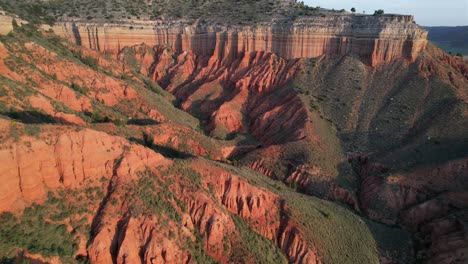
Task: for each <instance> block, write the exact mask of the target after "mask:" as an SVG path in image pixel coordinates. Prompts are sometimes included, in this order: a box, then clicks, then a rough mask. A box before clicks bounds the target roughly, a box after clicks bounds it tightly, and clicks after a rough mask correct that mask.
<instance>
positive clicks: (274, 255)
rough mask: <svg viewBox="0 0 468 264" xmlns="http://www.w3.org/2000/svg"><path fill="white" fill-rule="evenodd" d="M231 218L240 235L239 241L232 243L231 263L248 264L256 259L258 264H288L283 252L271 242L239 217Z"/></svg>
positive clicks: (233, 216)
mask: <svg viewBox="0 0 468 264" xmlns="http://www.w3.org/2000/svg"><path fill="white" fill-rule="evenodd" d="M231 216H232V219H233V220H234V223H235V224H236V228H237V230H239V233H240V235H239V240H238V241H233V242H232V244H233V245H232V251H231V256H230V259H229V261H230V262H232V263H248V262H249V260H252V259H254V260H255V262H256V263H288V261H287V259H286V257H285V256H284V255H283V253H282V252H281V250H280V249H279V248H278V247H276V246H275V244H273V242H272V241H271V240H269V239H267V238H265V237H263V236H260V235H259V234H257V233H255V232H254V231H253V230H252V229H250V228H249V227H248V226H247V224H246V223H245V221H244V220H243V219H242V218H240V217H239V216H236V215H231ZM225 245H226V244H225Z"/></svg>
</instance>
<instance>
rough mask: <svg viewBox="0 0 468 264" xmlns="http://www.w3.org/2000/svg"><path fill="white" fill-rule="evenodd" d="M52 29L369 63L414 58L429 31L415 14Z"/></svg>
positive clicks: (198, 50) (232, 52) (109, 42)
mask: <svg viewBox="0 0 468 264" xmlns="http://www.w3.org/2000/svg"><path fill="white" fill-rule="evenodd" d="M54 31H55V32H56V33H58V34H59V35H61V36H64V37H66V38H68V39H70V40H72V41H74V42H75V43H77V44H80V45H83V46H85V47H89V48H92V49H96V50H100V51H111V52H114V53H117V52H118V51H120V50H121V49H122V48H124V47H126V46H132V45H135V44H141V43H145V44H147V45H150V46H152V45H166V46H167V47H168V48H170V49H172V50H173V51H175V52H177V53H181V52H184V51H193V52H194V53H195V54H197V55H199V56H213V55H217V54H214V53H215V52H223V53H225V55H229V56H231V57H236V56H239V55H241V54H245V53H250V52H254V51H268V52H272V53H275V54H276V55H278V56H281V57H283V58H285V59H293V58H313V57H318V56H321V55H345V54H356V55H358V56H359V57H361V58H362V59H363V60H365V61H366V62H367V63H369V64H371V65H377V64H380V63H385V62H389V61H392V60H395V59H405V60H408V61H414V59H415V58H416V56H417V55H418V54H419V52H420V51H421V50H423V49H424V48H425V46H426V44H427V32H426V31H425V30H424V29H422V28H420V27H419V26H417V25H416V24H415V22H414V20H413V17H412V16H401V15H385V16H361V15H329V16H325V17H322V16H317V17H308V18H303V19H298V20H296V21H294V22H292V21H288V20H274V21H273V22H271V23H261V24H258V25H255V26H218V25H208V24H201V23H199V24H195V25H187V24H185V23H184V22H182V21H173V22H152V21H135V22H134V23H132V24H103V23H94V22H93V23H88V22H78V21H68V22H61V23H57V24H56V25H55V26H54ZM217 46H223V47H224V49H223V50H219V49H217V48H216V47H217Z"/></svg>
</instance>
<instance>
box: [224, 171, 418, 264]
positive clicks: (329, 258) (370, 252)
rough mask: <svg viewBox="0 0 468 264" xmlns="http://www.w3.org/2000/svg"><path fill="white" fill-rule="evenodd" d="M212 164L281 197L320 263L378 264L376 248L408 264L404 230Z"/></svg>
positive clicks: (252, 173)
mask: <svg viewBox="0 0 468 264" xmlns="http://www.w3.org/2000/svg"><path fill="white" fill-rule="evenodd" d="M216 164H217V165H218V166H221V167H223V168H225V169H227V170H230V171H232V172H233V173H235V174H237V175H239V176H241V177H243V178H245V179H247V180H248V181H249V183H251V184H253V185H256V186H260V187H262V188H266V189H268V190H270V191H272V192H274V193H276V194H278V195H279V196H280V197H282V198H283V199H284V200H285V201H286V204H288V205H289V206H290V208H291V212H292V215H291V216H292V217H293V219H295V220H296V222H297V223H298V224H299V225H300V226H301V230H303V231H304V232H305V235H306V238H307V239H308V241H309V242H310V243H311V244H313V245H316V246H317V248H318V251H319V255H320V256H322V257H323V260H324V263H340V264H346V263H349V264H353V263H379V247H380V251H381V252H382V253H383V254H384V255H392V256H394V257H396V259H398V260H400V261H401V263H408V262H410V261H411V258H412V257H411V249H412V241H411V236H410V234H409V233H407V232H406V231H403V230H401V229H398V228H390V227H387V226H385V225H382V224H377V223H374V222H372V221H370V220H367V219H365V218H361V217H360V216H358V215H356V214H354V213H353V212H352V211H351V210H350V209H348V208H347V207H345V206H342V205H339V204H336V203H333V202H329V201H325V200H322V199H318V198H316V197H312V196H307V195H303V194H300V193H297V192H296V191H295V190H293V189H291V188H288V187H287V186H286V185H284V184H282V183H280V182H278V181H274V180H271V179H269V178H267V177H265V176H263V175H261V174H259V173H256V172H255V171H253V170H251V169H249V168H247V167H232V166H228V165H226V164H220V163H216Z"/></svg>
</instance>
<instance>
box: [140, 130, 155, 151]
mask: <svg viewBox="0 0 468 264" xmlns="http://www.w3.org/2000/svg"><path fill="white" fill-rule="evenodd" d="M153 141H154V136H153V135H151V134H148V133H146V132H143V142H144V144H145V146H147V147H148V148H151V147H152V146H153Z"/></svg>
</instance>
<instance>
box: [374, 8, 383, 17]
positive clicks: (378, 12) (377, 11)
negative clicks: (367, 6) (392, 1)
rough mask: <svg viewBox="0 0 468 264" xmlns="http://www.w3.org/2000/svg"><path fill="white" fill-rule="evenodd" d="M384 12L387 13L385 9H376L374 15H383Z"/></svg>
mask: <svg viewBox="0 0 468 264" xmlns="http://www.w3.org/2000/svg"><path fill="white" fill-rule="evenodd" d="M384 13H385V12H384V11H383V9H379V10H375V12H374V16H379V15H383V14H384Z"/></svg>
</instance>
